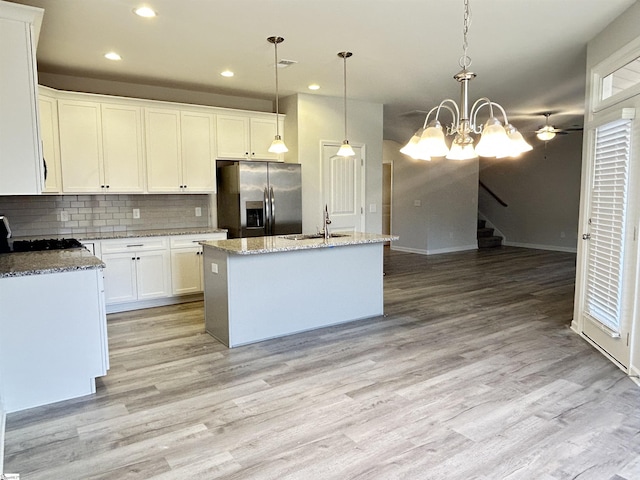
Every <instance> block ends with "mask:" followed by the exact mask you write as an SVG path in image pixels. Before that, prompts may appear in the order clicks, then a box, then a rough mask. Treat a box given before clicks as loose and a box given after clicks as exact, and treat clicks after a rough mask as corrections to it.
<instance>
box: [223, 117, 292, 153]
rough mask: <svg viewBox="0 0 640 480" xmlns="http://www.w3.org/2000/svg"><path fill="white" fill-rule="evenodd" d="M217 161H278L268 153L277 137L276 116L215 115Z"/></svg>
mask: <svg viewBox="0 0 640 480" xmlns="http://www.w3.org/2000/svg"><path fill="white" fill-rule="evenodd" d="M216 133H217V145H218V149H217V158H220V159H240V160H242V159H245V160H246V159H249V160H279V159H280V158H279V156H278V154H275V153H270V152H268V151H267V150H268V149H269V146H270V145H271V142H273V139H274V137H275V135H276V118H275V116H272V117H271V116H265V117H261V116H250V115H217V116H216Z"/></svg>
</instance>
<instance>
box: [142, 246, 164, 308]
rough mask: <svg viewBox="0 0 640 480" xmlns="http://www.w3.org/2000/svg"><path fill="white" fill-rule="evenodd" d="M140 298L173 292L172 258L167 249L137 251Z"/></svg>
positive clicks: (156, 296)
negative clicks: (171, 284)
mask: <svg viewBox="0 0 640 480" xmlns="http://www.w3.org/2000/svg"><path fill="white" fill-rule="evenodd" d="M136 269H137V278H138V300H148V299H151V298H159V297H168V296H169V295H170V294H171V286H170V282H171V260H170V258H169V252H168V251H167V250H162V251H150V252H137V253H136Z"/></svg>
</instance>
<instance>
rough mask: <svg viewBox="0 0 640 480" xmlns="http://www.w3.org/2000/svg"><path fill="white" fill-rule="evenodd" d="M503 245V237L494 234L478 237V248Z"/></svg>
mask: <svg viewBox="0 0 640 480" xmlns="http://www.w3.org/2000/svg"><path fill="white" fill-rule="evenodd" d="M501 246H502V237H499V236H497V235H493V236H491V237H478V248H493V247H501Z"/></svg>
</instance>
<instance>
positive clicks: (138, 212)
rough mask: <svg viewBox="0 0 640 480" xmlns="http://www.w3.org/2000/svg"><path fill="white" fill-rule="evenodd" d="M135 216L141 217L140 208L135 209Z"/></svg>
mask: <svg viewBox="0 0 640 480" xmlns="http://www.w3.org/2000/svg"><path fill="white" fill-rule="evenodd" d="M133 218H140V209H139V208H134V209H133Z"/></svg>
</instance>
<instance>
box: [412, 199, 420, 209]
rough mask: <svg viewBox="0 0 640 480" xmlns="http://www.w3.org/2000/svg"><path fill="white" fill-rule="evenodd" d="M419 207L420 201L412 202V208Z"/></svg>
mask: <svg viewBox="0 0 640 480" xmlns="http://www.w3.org/2000/svg"><path fill="white" fill-rule="evenodd" d="M421 205H422V202H421V201H420V200H414V201H413V206H414V207H419V206H421Z"/></svg>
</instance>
